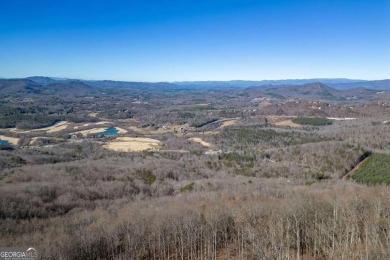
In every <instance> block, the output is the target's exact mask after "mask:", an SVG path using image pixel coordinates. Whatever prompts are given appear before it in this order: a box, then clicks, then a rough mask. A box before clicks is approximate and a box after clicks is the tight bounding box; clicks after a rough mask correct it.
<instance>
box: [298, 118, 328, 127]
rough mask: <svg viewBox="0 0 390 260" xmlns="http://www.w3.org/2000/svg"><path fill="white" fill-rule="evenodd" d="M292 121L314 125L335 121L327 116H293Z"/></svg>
mask: <svg viewBox="0 0 390 260" xmlns="http://www.w3.org/2000/svg"><path fill="white" fill-rule="evenodd" d="M292 122H293V123H295V124H300V125H313V126H323V125H331V124H333V121H332V120H330V119H327V118H317V117H297V118H293V119H292Z"/></svg>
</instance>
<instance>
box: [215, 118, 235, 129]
mask: <svg viewBox="0 0 390 260" xmlns="http://www.w3.org/2000/svg"><path fill="white" fill-rule="evenodd" d="M236 123H237V120H236V119H232V120H227V121H225V122H223V123H222V125H221V126H220V127H219V128H223V127H227V126H231V125H235V124H236Z"/></svg>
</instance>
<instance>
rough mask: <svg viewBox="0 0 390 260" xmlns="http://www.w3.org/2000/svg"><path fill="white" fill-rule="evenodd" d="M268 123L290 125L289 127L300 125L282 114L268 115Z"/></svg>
mask: <svg viewBox="0 0 390 260" xmlns="http://www.w3.org/2000/svg"><path fill="white" fill-rule="evenodd" d="M267 120H268V122H269V123H271V124H273V125H276V126H290V127H300V126H301V125H300V124H297V123H294V122H293V121H292V119H290V118H289V117H284V116H269V117H267Z"/></svg>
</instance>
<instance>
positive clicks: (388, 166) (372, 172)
mask: <svg viewBox="0 0 390 260" xmlns="http://www.w3.org/2000/svg"><path fill="white" fill-rule="evenodd" d="M350 178H352V179H353V180H355V181H357V182H361V183H367V184H382V183H384V184H390V154H379V153H376V154H373V155H371V156H370V157H369V158H367V159H366V160H365V161H364V162H363V163H362V164H361V165H359V167H358V169H356V170H355V171H354V173H353V174H352V175H351V177H350Z"/></svg>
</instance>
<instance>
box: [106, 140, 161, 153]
mask: <svg viewBox="0 0 390 260" xmlns="http://www.w3.org/2000/svg"><path fill="white" fill-rule="evenodd" d="M160 144H161V142H160V141H159V140H156V139H152V138H142V137H118V138H116V139H115V140H114V141H111V142H108V143H106V144H105V145H104V147H105V148H107V149H110V150H113V151H118V152H120V151H122V152H139V151H144V150H148V149H152V150H154V149H158V148H159V146H160Z"/></svg>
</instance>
